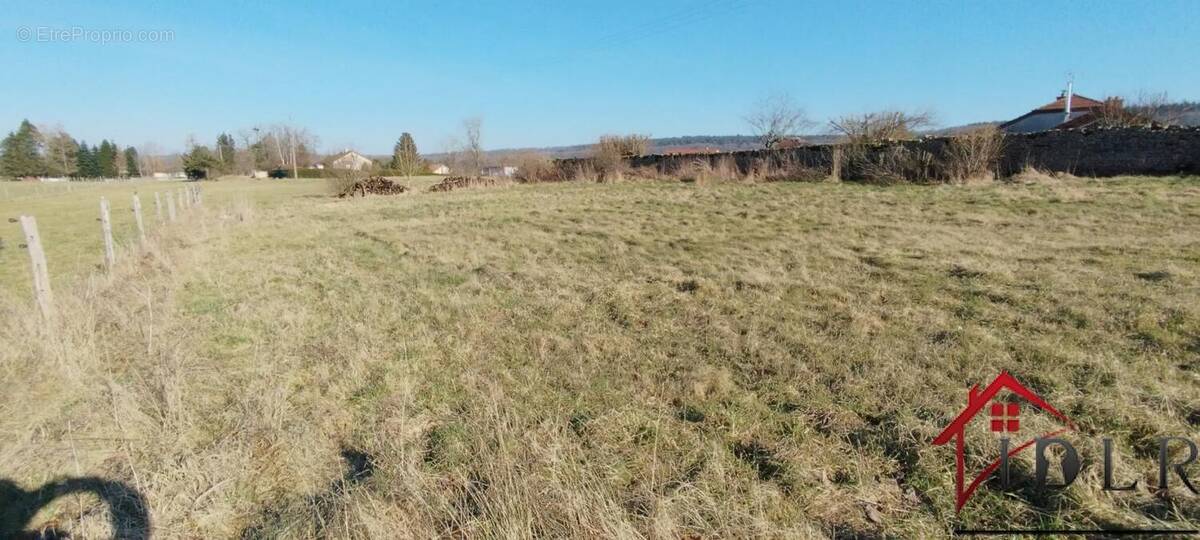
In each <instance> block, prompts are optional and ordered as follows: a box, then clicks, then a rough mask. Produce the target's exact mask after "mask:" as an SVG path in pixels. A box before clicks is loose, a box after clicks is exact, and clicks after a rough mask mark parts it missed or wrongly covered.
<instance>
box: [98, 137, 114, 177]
mask: <svg viewBox="0 0 1200 540" xmlns="http://www.w3.org/2000/svg"><path fill="white" fill-rule="evenodd" d="M96 173H97V174H96V175H97V176H100V177H103V178H116V177H117V174H118V172H117V145H115V144H113V143H110V142H108V139H105V140H103V141H100V148H99V149H97V150H96Z"/></svg>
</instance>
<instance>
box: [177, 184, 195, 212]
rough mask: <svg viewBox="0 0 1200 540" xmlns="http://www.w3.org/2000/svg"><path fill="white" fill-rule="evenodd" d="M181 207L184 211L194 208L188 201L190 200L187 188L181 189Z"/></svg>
mask: <svg viewBox="0 0 1200 540" xmlns="http://www.w3.org/2000/svg"><path fill="white" fill-rule="evenodd" d="M179 206H181V207H182V208H183V209H184V210H187V209H188V208H191V207H192V205H191V203H190V202H189V201H188V198H187V188H186V187H181V188H179Z"/></svg>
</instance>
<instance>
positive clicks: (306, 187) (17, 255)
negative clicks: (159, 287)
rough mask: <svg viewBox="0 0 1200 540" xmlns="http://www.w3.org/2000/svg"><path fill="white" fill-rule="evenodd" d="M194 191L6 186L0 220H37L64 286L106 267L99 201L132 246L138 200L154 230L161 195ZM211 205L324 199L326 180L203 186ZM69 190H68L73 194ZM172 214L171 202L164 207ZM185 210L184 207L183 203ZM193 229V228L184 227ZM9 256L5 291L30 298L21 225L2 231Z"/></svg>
mask: <svg viewBox="0 0 1200 540" xmlns="http://www.w3.org/2000/svg"><path fill="white" fill-rule="evenodd" d="M187 185H193V184H191V183H188V182H182V181H133V182H110V183H98V182H62V183H54V184H41V183H36V182H4V183H2V184H0V218H5V220H6V221H7V219H9V218H12V219H15V218H16V217H17V216H20V215H32V216H34V217H35V218H37V221H38V230H39V233H40V234H41V237H42V243H43V245H44V248H45V250H46V259H47V265H48V266H49V267H50V279H51V283H52V285H54V286H63V285H65V284H66V283H69V282H72V281H74V280H76V279H77V278H78V277H79V276H80V275H82V274H85V273H88V272H93V271H95V270H96V269H97V268H99V265H101V264H102V263H103V262H104V252H103V249H104V248H103V245H104V241H103V239H102V237H101V232H100V223H99V221H98V220H99V218H100V197H106V198H108V200H109V202H110V204H111V216H112V220H113V238H114V240H115V241H116V242H117V243H118V244H122V245H124V246H129V245H132V244H134V243H136V241H137V228H136V225H135V224H134V218H133V200H132V196H133V194H134V193H137V194H139V197H140V199H141V202H142V212H143V220H144V222H145V224H146V227H147V229H148V230H154V229H156V228H158V227H159V223H158V220H157V218H156V217H155V213H154V194H155V193H156V192H157V193H160V194H161V196H162V197H165V196H166V194H167V192H169V191H170V192H174V193H175V194H176V196H177V195H178V191H179V188H181V187H183V186H187ZM199 185H201V186H203V188H204V190H205V193H206V194H207V195H208V198H209V201H210V204H216V205H225V204H229V203H231V202H232V201H234V200H235V199H246V200H250V201H255V202H257V203H259V204H263V205H272V204H275V203H278V202H284V201H287V200H289V199H291V198H294V197H301V196H305V195H313V194H319V193H322V192H323V184H322V182H321V181H320V180H303V179H302V180H299V181H291V180H289V181H274V180H224V181H217V182H202V183H200V184H199ZM68 188H69V191H68ZM162 204H163V207H164V208H163V214H164V216H165V215H166V204H167V202H166V199H165V198H164V199H163V201H162ZM177 204H178V201H177ZM185 226H186V225H185ZM0 231H2V233H0V238H2V239H3V246H4V249H2V250H0V291H3V293H4V294H6V295H10V296H13V295H15V296H17V297H22V298H23V297H26V296H28V295H29V294H30V292H29V291H30V288H31V286H32V285H31V281H30V275H29V271H30V270H29V256H28V254H27V253H26V252H25V250H24V249H21V248H20V247H19V245H20V244H23V243H24V237H23V235H22V233H21V226H20V225H19V224H18V223H13V222H7V223H6V224H5V225H4V226H3V227H2V228H0Z"/></svg>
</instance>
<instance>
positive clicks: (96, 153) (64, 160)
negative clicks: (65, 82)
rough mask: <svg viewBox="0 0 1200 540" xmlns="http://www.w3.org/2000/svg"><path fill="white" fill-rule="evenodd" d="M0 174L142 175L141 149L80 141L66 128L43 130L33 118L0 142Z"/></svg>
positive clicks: (102, 142)
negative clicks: (139, 155)
mask: <svg viewBox="0 0 1200 540" xmlns="http://www.w3.org/2000/svg"><path fill="white" fill-rule="evenodd" d="M0 176H7V177H11V178H29V177H45V176H60V177H70V178H74V179H83V178H119V177H133V176H141V165H140V162H139V159H138V151H137V149H136V148H134V147H132V146H130V147H127V148H124V149H122V148H121V147H120V146H119V145H117V143H115V142H111V141H109V140H107V139H105V140H103V141H101V142H100V144H99V145H90V146H89V145H88V143H87V142H86V141H82V140H80V141H77V140H75V139H74V138H73V137H71V135H70V134H68V133H67V132H66V131H64V130H62V129H53V128H52V129H47V130H44V131H43V130H39V129H38V128H37V127H36V126H34V125H33V124H32V123H30V122H29V120H23V121H21V125H20V126H19V127H18V128H17V130H16V131H11V132H9V133H8V136H6V137H5V138H4V140H3V141H0Z"/></svg>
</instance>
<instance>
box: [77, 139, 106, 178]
mask: <svg viewBox="0 0 1200 540" xmlns="http://www.w3.org/2000/svg"><path fill="white" fill-rule="evenodd" d="M96 165H97V164H96V150H94V149H93V148H91V147H88V144H87V142H86V141H80V142H79V150H78V151H77V152H76V153H75V174H76V175H77V176H79V177H80V178H95V177H97V176H100V172H99V170H98V167H97V166H96Z"/></svg>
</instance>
